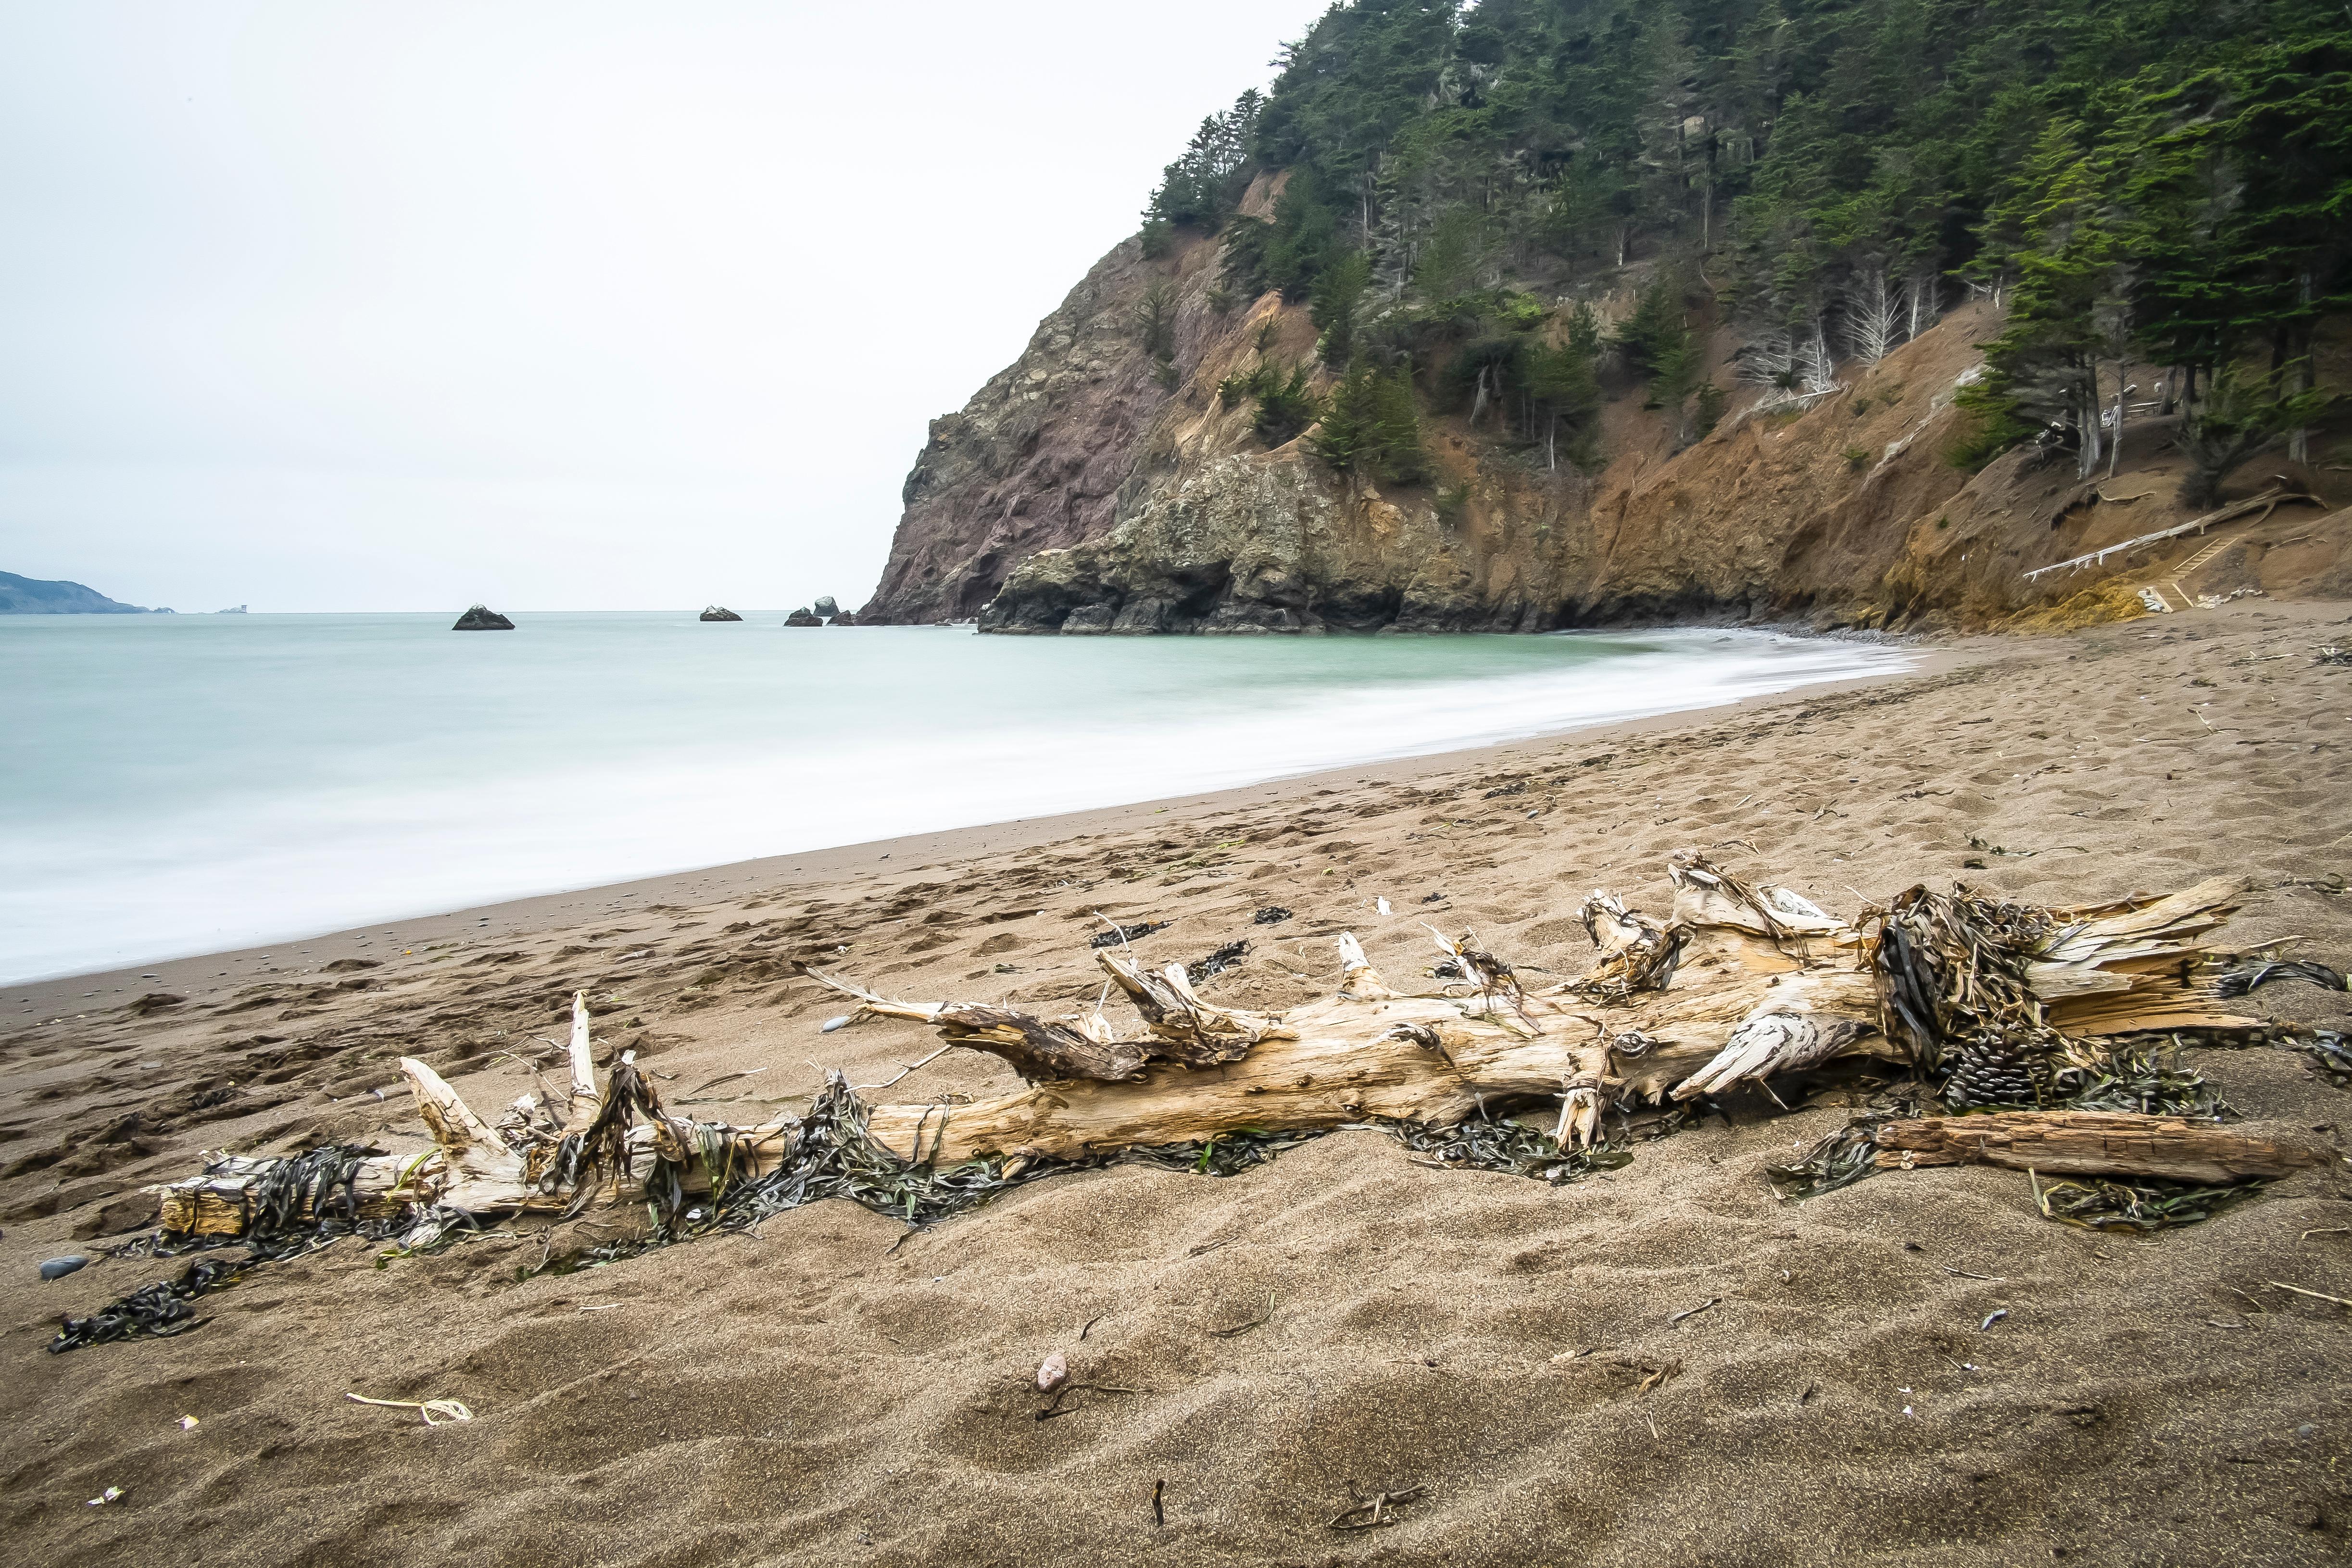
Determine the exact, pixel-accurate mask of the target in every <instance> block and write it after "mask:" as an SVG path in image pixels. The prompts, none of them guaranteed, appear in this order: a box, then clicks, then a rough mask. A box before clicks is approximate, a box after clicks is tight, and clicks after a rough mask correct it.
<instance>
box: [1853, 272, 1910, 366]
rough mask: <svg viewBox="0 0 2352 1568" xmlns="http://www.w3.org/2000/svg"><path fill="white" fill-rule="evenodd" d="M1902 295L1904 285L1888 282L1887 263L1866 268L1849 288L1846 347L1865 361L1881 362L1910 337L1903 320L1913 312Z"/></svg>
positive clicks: (1870, 362)
mask: <svg viewBox="0 0 2352 1568" xmlns="http://www.w3.org/2000/svg"><path fill="white" fill-rule="evenodd" d="M1903 294H1904V285H1902V284H1900V283H1892V282H1889V281H1888V279H1887V276H1886V268H1885V267H1884V266H1878V267H1868V268H1866V269H1864V271H1863V272H1861V273H1860V274H1858V275H1857V276H1856V277H1855V278H1854V281H1853V285H1852V287H1849V288H1848V289H1847V290H1846V295H1845V322H1844V327H1845V330H1844V334H1843V335H1844V338H1845V346H1846V349H1847V350H1848V351H1849V352H1850V353H1852V354H1853V357H1854V358H1855V359H1857V360H1859V361H1862V362H1863V363H1864V364H1865V365H1874V364H1876V363H1878V361H1881V360H1883V359H1885V357H1886V356H1887V355H1888V354H1890V353H1892V352H1893V351H1894V350H1895V345H1896V344H1897V343H1900V342H1902V341H1903V340H1904V339H1905V338H1906V336H1907V334H1906V331H1905V330H1904V323H1905V320H1906V318H1907V317H1908V316H1909V315H1910V313H1911V312H1910V308H1909V307H1907V306H1906V304H1905V303H1904V299H1903Z"/></svg>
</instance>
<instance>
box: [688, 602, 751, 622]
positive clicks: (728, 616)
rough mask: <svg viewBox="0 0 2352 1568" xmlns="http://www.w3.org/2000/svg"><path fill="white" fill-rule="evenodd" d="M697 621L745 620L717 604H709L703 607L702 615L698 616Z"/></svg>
mask: <svg viewBox="0 0 2352 1568" xmlns="http://www.w3.org/2000/svg"><path fill="white" fill-rule="evenodd" d="M696 619H697V620H699V621H740V620H742V619H743V618H742V617H741V616H740V615H738V614H736V613H735V612H733V611H732V610H728V609H724V608H722V607H720V606H719V605H716V604H707V605H705V606H703V609H702V613H701V614H700V615H698V616H697V617H696Z"/></svg>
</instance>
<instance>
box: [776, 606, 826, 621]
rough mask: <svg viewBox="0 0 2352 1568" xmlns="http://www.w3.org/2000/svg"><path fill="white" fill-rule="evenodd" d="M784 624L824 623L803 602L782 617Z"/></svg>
mask: <svg viewBox="0 0 2352 1568" xmlns="http://www.w3.org/2000/svg"><path fill="white" fill-rule="evenodd" d="M784 624H785V625H787V626H822V625H824V621H823V620H821V619H820V618H819V617H818V616H817V615H816V614H815V613H814V612H812V611H811V610H810V609H809V607H808V606H807V605H805V604H803V605H802V606H801V607H800V608H799V609H798V610H795V611H793V612H792V613H791V614H790V615H787V616H785V617H784Z"/></svg>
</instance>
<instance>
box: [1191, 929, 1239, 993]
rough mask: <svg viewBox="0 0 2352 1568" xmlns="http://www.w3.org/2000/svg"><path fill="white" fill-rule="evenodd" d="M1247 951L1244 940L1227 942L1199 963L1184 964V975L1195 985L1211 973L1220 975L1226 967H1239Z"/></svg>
mask: <svg viewBox="0 0 2352 1568" xmlns="http://www.w3.org/2000/svg"><path fill="white" fill-rule="evenodd" d="M1248 952H1249V943H1248V942H1247V941H1246V940H1237V941H1233V942H1228V943H1226V944H1225V945H1224V946H1222V947H1220V948H1218V949H1217V950H1216V951H1215V952H1213V953H1212V954H1210V955H1209V956H1207V957H1205V958H1203V959H1202V960H1201V961H1200V962H1199V963H1197V964H1187V965H1185V966H1184V976H1185V977H1186V978H1187V979H1189V980H1191V981H1192V983H1193V984H1194V985H1196V986H1197V985H1199V984H1200V983H1201V982H1202V981H1203V980H1205V979H1207V978H1208V977H1210V976H1212V975H1222V974H1223V973H1224V972H1225V971H1226V970H1227V969H1237V968H1239V967H1241V962H1242V959H1243V957H1244V956H1246V955H1247V954H1248Z"/></svg>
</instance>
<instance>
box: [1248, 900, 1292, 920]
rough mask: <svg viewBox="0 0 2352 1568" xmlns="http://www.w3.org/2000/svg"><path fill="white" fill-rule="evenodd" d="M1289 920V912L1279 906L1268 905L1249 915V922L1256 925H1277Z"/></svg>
mask: <svg viewBox="0 0 2352 1568" xmlns="http://www.w3.org/2000/svg"><path fill="white" fill-rule="evenodd" d="M1289 918H1290V911H1288V910H1287V909H1285V908H1283V907H1282V905H1280V904H1267V905H1266V906H1265V908H1264V909H1261V910H1259V911H1258V912H1257V913H1256V914H1255V915H1251V916H1250V922H1251V924H1253V925H1281V924H1282V923H1283V922H1284V921H1286V920H1287V919H1289Z"/></svg>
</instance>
